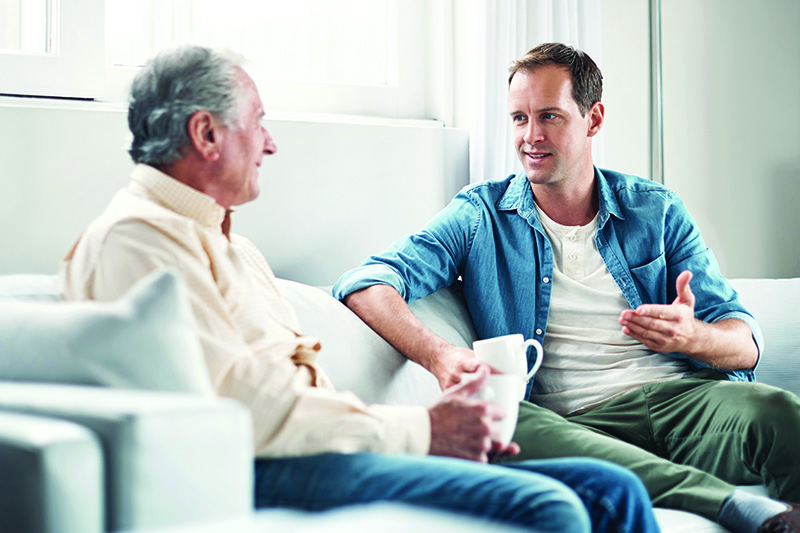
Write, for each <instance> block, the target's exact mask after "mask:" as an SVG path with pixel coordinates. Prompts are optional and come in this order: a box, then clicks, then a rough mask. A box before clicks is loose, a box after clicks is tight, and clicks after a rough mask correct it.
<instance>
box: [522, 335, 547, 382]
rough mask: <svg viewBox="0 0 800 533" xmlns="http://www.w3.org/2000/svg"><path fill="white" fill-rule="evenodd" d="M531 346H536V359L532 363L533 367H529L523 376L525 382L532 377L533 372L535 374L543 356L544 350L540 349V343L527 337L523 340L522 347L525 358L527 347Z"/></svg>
mask: <svg viewBox="0 0 800 533" xmlns="http://www.w3.org/2000/svg"><path fill="white" fill-rule="evenodd" d="M531 346H533V347H534V348H536V361H535V362H534V363H533V368H531V371H530V372H528V375H527V376H526V377H525V382H526V383H527V382H529V381H530V380H531V379H533V376H534V374H536V371H537V370H539V367H540V366H542V359H543V358H544V350H543V349H542V344H541V343H540V342H539V341H537V340H536V339H528V340H526V341H525V344H524V347H525V354H526V358H527V353H528V348H529V347H531Z"/></svg>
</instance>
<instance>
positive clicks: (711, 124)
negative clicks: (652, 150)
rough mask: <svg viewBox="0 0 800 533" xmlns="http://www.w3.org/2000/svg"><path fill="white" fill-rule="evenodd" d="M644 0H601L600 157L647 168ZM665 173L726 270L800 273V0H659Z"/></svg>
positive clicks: (636, 169)
mask: <svg viewBox="0 0 800 533" xmlns="http://www.w3.org/2000/svg"><path fill="white" fill-rule="evenodd" d="M648 4H649V2H648V1H647V0H603V29H602V31H603V58H602V63H603V65H602V66H603V73H604V84H605V94H604V101H605V104H606V127H605V130H606V131H605V133H604V135H605V155H606V164H607V166H608V167H610V168H614V169H615V170H621V171H623V172H629V173H632V174H638V175H641V176H649V127H650V122H649V113H650V111H649V109H650V108H649V99H648V97H647V95H648V92H649V75H650V74H649V31H648V24H649V11H648ZM661 16H662V58H663V67H662V76H663V95H664V96H663V98H664V109H663V116H664V173H665V182H666V185H667V186H669V187H671V188H672V189H674V190H675V191H676V192H678V194H679V195H680V196H681V197H682V198H683V199H684V201H685V202H686V204H687V206H688V208H689V210H690V212H691V213H692V215H693V216H694V217H695V219H697V222H698V224H699V226H700V228H701V230H702V232H703V236H704V238H705V240H706V243H707V244H708V245H709V246H710V247H711V248H712V249H713V250H714V253H715V254H716V256H717V258H718V260H719V261H720V265H721V268H722V271H723V273H724V274H725V275H726V276H728V277H731V278H737V277H796V276H800V238H799V237H798V235H797V233H798V228H800V210H798V209H797V208H796V207H795V203H796V199H797V198H798V197H800V128H798V127H797V124H800V89H799V88H800V32H798V30H797V28H798V27H800V2H798V1H797V0H761V1H759V2H754V1H752V0H702V1H697V0H664V1H662V2H661Z"/></svg>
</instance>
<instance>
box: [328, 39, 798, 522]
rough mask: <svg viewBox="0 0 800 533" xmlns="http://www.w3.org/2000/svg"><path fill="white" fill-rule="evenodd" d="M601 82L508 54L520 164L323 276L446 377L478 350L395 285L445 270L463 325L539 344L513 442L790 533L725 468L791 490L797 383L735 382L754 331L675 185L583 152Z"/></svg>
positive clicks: (543, 60)
mask: <svg viewBox="0 0 800 533" xmlns="http://www.w3.org/2000/svg"><path fill="white" fill-rule="evenodd" d="M602 87H603V84H602V75H601V73H600V70H599V69H598V68H597V65H596V64H595V63H594V61H592V59H591V58H590V57H589V56H588V55H586V54H585V53H583V52H581V51H578V50H575V49H573V48H571V47H569V46H566V45H563V44H560V43H547V44H543V45H540V46H537V47H536V48H534V49H532V50H531V51H529V52H528V53H527V54H525V55H524V56H523V57H522V58H520V59H519V60H517V61H516V62H514V63H513V65H512V68H511V72H510V76H509V91H508V100H509V115H510V118H511V127H512V128H513V132H514V140H515V147H516V149H517V155H518V156H519V159H520V161H521V163H522V166H523V168H524V171H525V172H524V173H520V174H519V175H517V176H509V177H507V178H506V179H503V180H497V181H486V182H483V183H478V184H475V185H473V186H471V187H468V188H466V189H464V190H463V191H461V192H460V193H459V194H458V196H456V198H455V199H454V200H453V201H452V202H451V203H450V205H449V206H448V207H447V208H446V209H445V210H444V211H442V212H441V213H440V214H438V215H437V216H436V217H435V218H434V219H433V220H432V221H431V222H430V223H429V224H428V225H427V226H426V227H425V228H424V229H423V230H422V231H421V232H420V233H418V234H416V235H412V236H410V237H408V238H404V239H401V240H399V241H398V242H397V243H395V245H394V246H393V247H391V248H389V249H388V250H387V251H386V252H384V253H383V254H380V255H378V256H374V257H371V258H369V259H368V260H367V261H366V263H365V264H364V265H362V266H361V267H359V268H357V269H355V270H354V271H351V272H349V273H347V274H345V275H344V276H342V278H340V280H339V282H338V283H337V285H336V286H335V287H334V293H335V296H336V297H338V298H340V299H344V301H345V303H346V304H347V305H348V306H350V307H351V308H352V309H353V310H354V311H355V312H356V313H357V314H359V315H360V316H361V317H362V318H363V319H364V321H365V322H367V323H368V324H370V325H371V326H372V327H373V329H375V330H376V331H377V332H378V333H380V335H381V336H383V337H384V338H385V339H387V340H388V341H389V342H391V343H392V344H394V345H395V347H397V349H398V350H400V351H401V352H403V353H404V354H406V356H408V357H409V358H410V359H413V360H415V361H417V362H419V363H420V364H422V365H423V366H425V367H426V368H428V369H429V370H430V371H431V372H432V373H433V374H434V375H436V377H437V378H438V380H439V383H440V384H441V385H442V388H446V387H449V386H452V385H453V384H454V383H457V382H458V381H459V380H460V378H461V375H462V374H463V373H464V372H473V371H475V370H476V369H478V368H479V367H480V366H481V365H480V363H479V362H478V361H477V359H476V358H475V356H474V354H473V353H472V351H471V350H468V349H466V348H460V347H456V346H451V345H448V344H447V343H446V342H444V341H443V340H442V339H441V338H439V337H437V336H436V335H434V334H433V333H432V332H431V331H430V330H428V329H427V328H425V327H424V326H423V325H422V324H420V323H419V321H418V320H416V318H415V317H414V315H413V314H412V313H411V312H410V311H409V309H408V307H407V306H406V301H411V300H414V299H416V298H421V297H423V296H425V295H426V294H428V293H430V292H432V291H435V290H437V289H439V288H441V287H445V286H447V285H449V284H451V283H453V282H454V281H455V280H456V279H457V278H458V277H461V278H462V280H463V283H464V294H465V297H466V300H467V305H468V307H469V311H470V313H471V315H472V318H473V320H474V322H475V326H476V329H477V331H478V334H479V335H480V336H481V337H484V338H486V337H495V336H500V335H507V334H512V333H521V334H523V335H524V336H526V337H527V338H535V339H537V340H539V341H541V342H542V344H543V347H544V360H543V363H542V366H541V369H540V370H539V372H538V374H537V375H536V379H535V381H534V382H533V383H532V384H531V385H529V387H528V396H527V399H528V400H529V402H523V403H522V404H521V406H520V414H519V420H518V424H517V431H516V434H515V437H514V439H515V440H517V442H519V444H520V446H521V447H522V451H521V456H523V457H525V458H529V459H531V458H545V457H565V456H585V457H598V458H603V459H607V460H610V461H614V462H616V463H618V464H620V465H623V466H627V467H629V468H631V469H632V470H634V471H635V472H636V473H637V474H638V475H639V476H640V477H641V479H642V480H643V481H644V483H645V485H646V486H647V488H648V490H649V492H650V495H651V497H652V498H653V502H654V503H655V504H656V505H659V506H664V507H672V508H677V509H684V510H689V511H693V512H695V513H698V514H701V515H704V516H706V517H708V518H709V519H711V520H717V521H719V522H720V523H722V524H723V525H725V526H726V527H727V528H729V529H731V530H733V531H741V532H753V533H754V532H756V531H759V532H760V531H786V532H791V531H794V532H798V531H800V506H796V505H795V506H790V505H788V504H785V503H782V502H780V501H776V500H771V499H768V498H758V497H753V496H750V495H749V494H747V493H745V492H743V491H740V490H735V487H734V486H733V484H758V483H764V484H765V485H766V486H767V487H768V488H769V490H770V493H771V494H772V495H773V496H774V497H776V498H779V499H783V500H788V501H800V455H799V454H798V451H797V450H798V444H797V443H798V442H799V441H800V401H798V398H797V397H796V396H794V395H793V394H791V393H788V392H785V391H781V390H778V389H775V388H772V387H768V386H765V385H759V384H756V383H749V382H750V381H752V380H753V369H754V367H755V365H756V362H757V360H758V357H759V355H760V346H759V345H758V344H759V339H760V331H759V329H758V326H757V325H756V323H755V320H754V319H753V317H752V316H751V315H750V314H749V313H748V312H747V310H746V309H744V308H743V307H742V305H741V304H740V303H739V300H738V298H737V295H736V293H735V292H734V291H733V289H732V288H731V286H730V284H728V282H727V281H726V280H725V278H724V277H723V276H722V275H721V274H720V272H719V268H718V266H717V263H716V261H715V259H714V257H713V254H712V253H711V250H709V249H708V248H706V246H705V244H703V239H702V238H701V236H700V232H699V231H698V229H697V227H696V225H695V223H694V221H693V220H692V218H691V217H690V216H689V214H688V212H687V211H686V208H685V207H684V205H683V203H682V202H681V200H680V199H679V198H678V197H677V196H676V195H675V193H673V192H672V191H670V190H668V189H667V188H665V187H663V186H661V185H658V184H656V183H653V182H652V181H650V180H646V179H641V178H636V177H634V176H628V175H625V174H621V173H619V172H613V171H609V170H600V169H597V168H596V167H595V166H594V164H593V162H592V140H593V138H594V136H595V135H597V133H598V132H599V131H600V130H601V128H602V126H603V119H604V112H605V110H604V107H603V104H602V103H601V101H600V99H601V95H602ZM690 282H691V286H690ZM783 528H785V529H783Z"/></svg>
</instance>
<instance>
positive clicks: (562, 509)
mask: <svg viewBox="0 0 800 533" xmlns="http://www.w3.org/2000/svg"><path fill="white" fill-rule="evenodd" d="M533 512H534V515H535V517H532V519H531V520H530V521H529V523H530V524H531V525H532V526H533V527H534V529H535V530H536V531H543V532H544V531H552V532H553V533H563V532H569V533H589V532H591V530H592V526H591V519H590V517H589V512H588V510H587V509H586V506H585V505H584V503H583V502H582V501H581V499H580V498H579V497H578V495H577V494H576V493H575V492H573V491H572V490H570V489H568V488H567V487H564V488H563V489H554V490H553V491H551V493H550V495H549V497H548V498H547V501H546V502H544V503H542V504H541V505H537V508H536V509H535V510H534V511H533Z"/></svg>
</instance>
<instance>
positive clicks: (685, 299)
mask: <svg viewBox="0 0 800 533" xmlns="http://www.w3.org/2000/svg"><path fill="white" fill-rule="evenodd" d="M691 281H692V272H691V271H690V270H684V271H683V272H681V273H680V275H679V276H678V279H677V280H675V289H676V290H677V293H678V296H677V298H676V299H675V303H678V304H683V305H688V306H690V307H692V308H694V293H693V292H692V288H691V287H690V286H689V283H690V282H691Z"/></svg>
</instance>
